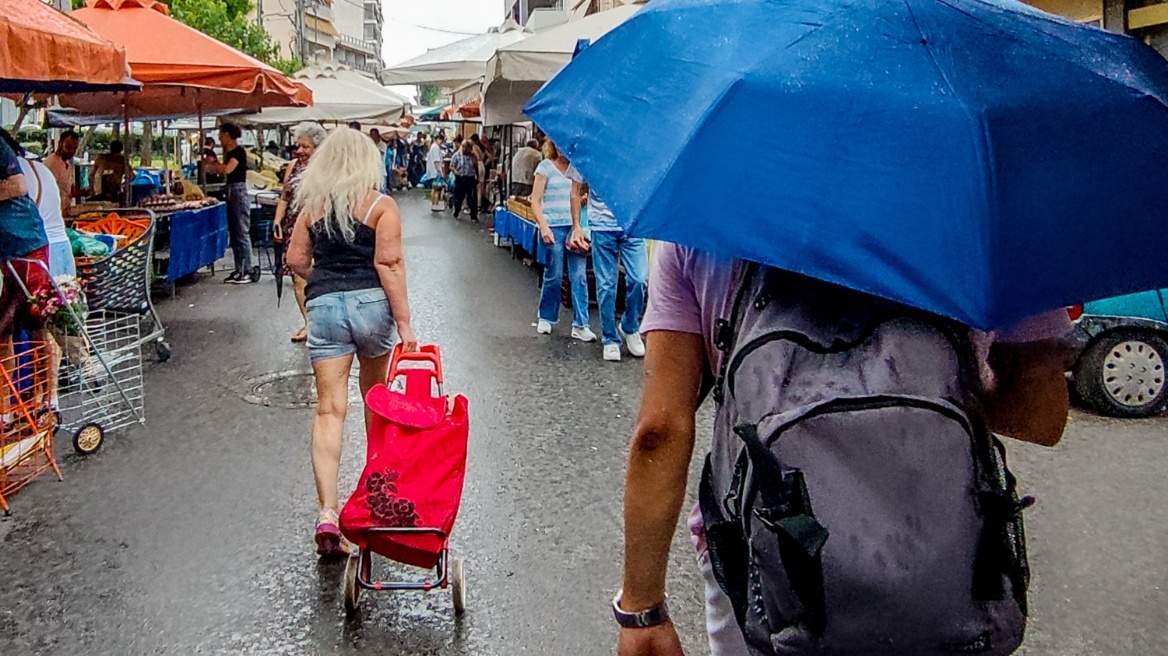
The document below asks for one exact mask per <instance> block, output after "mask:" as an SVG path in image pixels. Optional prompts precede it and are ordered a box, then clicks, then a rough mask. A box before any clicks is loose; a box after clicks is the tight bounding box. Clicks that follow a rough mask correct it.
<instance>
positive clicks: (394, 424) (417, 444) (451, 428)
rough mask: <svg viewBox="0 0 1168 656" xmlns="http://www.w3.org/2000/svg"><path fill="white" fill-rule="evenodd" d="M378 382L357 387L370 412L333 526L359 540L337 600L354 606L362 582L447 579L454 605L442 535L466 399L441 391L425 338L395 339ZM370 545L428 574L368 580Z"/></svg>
mask: <svg viewBox="0 0 1168 656" xmlns="http://www.w3.org/2000/svg"><path fill="white" fill-rule="evenodd" d="M386 383H387V384H385V385H377V386H376V387H374V388H373V389H371V390H369V394H368V395H367V396H366V397H365V404H366V406H367V407H368V408H369V409H370V410H371V411H372V414H373V421H372V422H371V424H370V426H369V435H368V450H367V452H366V460H365V470H364V471H363V472H361V479H360V480H359V481H358V483H357V490H356V491H355V492H354V493H353V496H351V497H349V500H348V502H346V503H345V507H344V509H342V511H341V518H340V527H341V532H342V533H343V534H344V535H345V537H346V538H348V539H349V541H350V542H352V543H354V544H355V545H357V547H358V549H359V551H358V553H357V554H356V555H354V556H352V557H350V558H349V561H348V563H347V564H346V566H345V610H346V611H347V612H349V613H353V612H355V611H356V610H357V608H358V604H359V602H360V599H361V592H362V591H363V590H422V591H426V592H429V591H430V590H432V589H434V588H442V589H445V588H447V587H449V588H451V590H452V592H453V597H454V611H455V613H457V614H461V613H462V612H463V610H464V608H465V603H466V579H465V572H464V570H463V562H462V559H461V558H450V549H449V544H450V531H451V530H452V529H453V528H454V520H455V517H456V516H457V515H458V507H459V503H460V502H461V500H462V483H463V479H464V477H465V474H466V447H467V437H468V435H469V432H470V424H469V421H468V418H467V400H466V397H464V396H462V395H457V396H455V397H453V398H448V397H447V396H446V393H445V391H444V390H443V386H442V383H443V381H442V356H441V352H440V351H439V349H438V347H437V346H434V345H423V346H422V347H421V348H420V349H419V351H418V352H416V353H403V352H402V350H401V345H400V344H399V345H398V346H397V347H396V348H395V349H394V351H393V357H392V359H391V361H390V365H389V376H388V380H387V381H386ZM374 554H376V555H379V556H382V557H384V558H388V559H390V560H393V561H396V562H399V563H403V564H406V565H411V566H413V567H418V568H422V569H433V570H434V571H435V573H436V575H437V580H436V581H431V580H430V579H424V580H421V581H404V580H398V581H380V580H374V578H373V556H374Z"/></svg>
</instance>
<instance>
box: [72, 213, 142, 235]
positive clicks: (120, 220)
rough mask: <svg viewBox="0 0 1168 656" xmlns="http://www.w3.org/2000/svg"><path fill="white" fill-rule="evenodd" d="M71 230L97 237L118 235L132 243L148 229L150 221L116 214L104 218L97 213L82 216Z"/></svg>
mask: <svg viewBox="0 0 1168 656" xmlns="http://www.w3.org/2000/svg"><path fill="white" fill-rule="evenodd" d="M73 228H74V229H76V230H80V231H82V232H88V233H92V234H98V235H118V236H120V237H125V238H126V241H127V242H130V241H134V240H135V239H137V238H138V237H141V236H142V235H143V234H145V232H146V231H147V230H149V229H150V220H149V219H146V218H142V219H127V218H125V217H122V216H120V215H119V214H118V213H117V212H110V213H109V214H106V215H105V216H101V215H100V214H98V213H96V212H95V213H93V214H82V215H81V216H80V217H78V219H77V221H76V222H74V224H73Z"/></svg>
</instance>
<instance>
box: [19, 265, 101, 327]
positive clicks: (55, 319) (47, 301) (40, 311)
mask: <svg viewBox="0 0 1168 656" xmlns="http://www.w3.org/2000/svg"><path fill="white" fill-rule="evenodd" d="M54 282H55V283H56V284H57V289H52V288H50V289H46V290H44V291H40V292H37V293H35V294H33V296H32V298H31V299H29V312H30V313H31V314H32V316H33V317H35V318H36V319H38V320H40V321H41V322H42V323H44V324H45V327H46V328H48V329H49V330H50V331H51V332H52V333H53V334H54V335H55V336H57V337H78V336H80V335H81V328H82V325H83V322H84V321H85V315H86V313H87V312H88V308H87V306H86V303H85V292H84V290H82V288H81V282H80V281H78V280H77V278H75V277H73V276H57V277H56V278H55V279H54ZM58 290H59V291H60V293H58Z"/></svg>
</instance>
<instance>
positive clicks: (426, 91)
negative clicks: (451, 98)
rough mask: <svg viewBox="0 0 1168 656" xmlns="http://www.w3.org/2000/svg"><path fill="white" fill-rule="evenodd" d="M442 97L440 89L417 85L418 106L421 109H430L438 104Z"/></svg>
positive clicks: (430, 85)
mask: <svg viewBox="0 0 1168 656" xmlns="http://www.w3.org/2000/svg"><path fill="white" fill-rule="evenodd" d="M441 97H442V89H441V88H440V87H436V86H434V85H432V84H420V85H418V104H419V105H421V106H422V107H432V106H434V105H437V104H438V99H439V98H441Z"/></svg>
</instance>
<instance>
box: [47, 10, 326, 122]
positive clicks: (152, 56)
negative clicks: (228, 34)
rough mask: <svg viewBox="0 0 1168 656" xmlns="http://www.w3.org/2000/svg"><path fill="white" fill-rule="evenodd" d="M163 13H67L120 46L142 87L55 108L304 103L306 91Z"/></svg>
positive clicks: (141, 112) (116, 111)
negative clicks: (135, 90) (123, 48)
mask: <svg viewBox="0 0 1168 656" xmlns="http://www.w3.org/2000/svg"><path fill="white" fill-rule="evenodd" d="M168 13H169V12H168V10H167V7H166V5H164V4H162V3H161V2H157V1H156V0H89V2H88V3H87V4H86V6H85V8H83V9H78V10H77V11H75V12H73V16H74V17H75V18H77V19H78V20H80V21H82V22H83V23H85V24H86V25H88V26H89V27H91V28H92V29H93V30H94V31H95V32H97V33H98V34H100V35H101V36H102V37H104V38H106V39H109V40H110V41H113V42H114V43H117V44H119V45H122V46H125V48H126V56H127V59H128V60H129V63H130V71H131V72H132V74H133V76H134V79H136V80H138V81H139V82H141V83H142V84H143V88H142V90H141V91H139V92H136V93H130V94H113V93H93V94H70V95H68V96H65V97H63V98H62V99H61V104H62V105H64V106H66V107H73V108H75V109H78V110H80V111H82V112H84V113H86V114H98V115H113V116H118V115H125V116H127V117H130V118H145V117H151V116H174V115H181V114H187V115H194V114H201V113H204V112H215V111H223V110H248V109H260V108H262V107H304V106H307V105H311V104H312V92H311V91H309V90H308V88H307V87H305V86H303V85H300V84H297V83H295V82H293V81H292V80H290V79H288V78H287V77H286V76H285V75H284V74H283V73H281V72H280V71H277V70H276V69H274V68H272V67H271V66H269V65H267V64H265V63H263V62H261V61H259V60H258V59H255V58H254V57H250V56H248V55H245V54H243V53H242V52H239V51H238V50H236V49H234V48H232V47H231V46H228V45H226V44H224V43H221V42H219V41H216V40H215V39H212V38H211V37H209V36H207V35H206V34H203V33H202V32H199V31H198V30H196V29H194V28H191V27H188V26H186V25H184V24H182V23H180V22H178V21H177V20H175V19H173V18H171V17H170V16H169V15H168Z"/></svg>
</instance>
